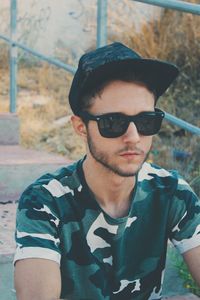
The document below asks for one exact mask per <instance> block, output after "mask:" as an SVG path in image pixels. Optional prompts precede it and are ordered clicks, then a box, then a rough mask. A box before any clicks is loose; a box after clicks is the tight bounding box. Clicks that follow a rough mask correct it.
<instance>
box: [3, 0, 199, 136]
mask: <svg viewBox="0 0 200 300" xmlns="http://www.w3.org/2000/svg"><path fill="white" fill-rule="evenodd" d="M132 1H136V2H142V3H145V4H150V5H156V6H160V7H164V8H169V9H174V10H179V11H182V12H186V13H192V14H196V15H200V5H199V4H192V3H187V2H184V1H177V0H165V1H163V0H132ZM107 5H108V3H107V0H97V42H96V46H97V47H101V46H104V45H106V43H107ZM10 16H11V18H10V28H11V33H10V38H8V37H6V36H4V35H0V39H3V40H4V41H5V42H7V43H8V44H9V45H10V112H11V113H14V112H16V99H17V85H16V82H17V80H16V76H17V48H20V49H22V50H24V51H26V52H28V53H30V54H31V55H34V56H36V57H38V58H39V59H41V60H44V61H47V62H48V63H50V64H53V65H55V66H58V67H59V68H62V69H64V70H66V71H68V72H71V73H72V74H74V73H75V71H76V68H75V67H73V66H70V65H67V64H64V63H63V62H61V61H59V60H57V59H54V58H52V57H48V56H46V55H43V54H42V53H39V52H37V51H35V50H33V49H31V48H28V47H27V46H25V45H23V44H21V43H18V41H17V39H16V31H17V30H16V28H17V21H16V20H17V17H16V16H17V0H11V6H10ZM165 119H166V120H167V121H169V122H171V123H172V124H174V125H177V126H179V127H181V128H183V129H185V130H187V131H190V132H192V133H193V134H196V135H199V136H200V128H198V127H197V126H194V125H192V124H190V123H188V122H186V121H184V120H182V119H179V118H177V117H175V116H173V115H171V114H169V113H166V115H165Z"/></svg>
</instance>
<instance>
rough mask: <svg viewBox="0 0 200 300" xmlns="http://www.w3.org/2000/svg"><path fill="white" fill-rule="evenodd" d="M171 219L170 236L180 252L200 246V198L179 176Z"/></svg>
mask: <svg viewBox="0 0 200 300" xmlns="http://www.w3.org/2000/svg"><path fill="white" fill-rule="evenodd" d="M169 221H170V233H169V238H170V240H171V241H172V243H173V244H174V246H175V247H176V248H177V249H178V250H179V252H180V253H184V252H186V251H188V250H190V249H192V248H195V247H197V246H200V200H199V198H198V197H197V195H196V194H195V193H194V191H193V190H192V189H191V187H190V186H189V185H188V184H187V182H186V181H185V180H183V179H182V178H181V177H179V176H178V181H177V189H176V192H175V194H174V197H173V199H172V201H171V208H170V212H169Z"/></svg>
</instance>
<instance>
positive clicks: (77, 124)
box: [71, 115, 87, 139]
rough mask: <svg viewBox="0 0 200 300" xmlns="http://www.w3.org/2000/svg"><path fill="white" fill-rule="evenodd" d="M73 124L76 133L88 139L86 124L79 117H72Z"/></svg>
mask: <svg viewBox="0 0 200 300" xmlns="http://www.w3.org/2000/svg"><path fill="white" fill-rule="evenodd" d="M71 122H72V125H73V127H74V130H75V132H76V133H77V134H78V135H79V136H80V137H82V138H84V139H86V137H87V129H86V126H85V123H84V122H83V121H82V119H81V118H80V117H78V116H75V115H73V116H72V117H71Z"/></svg>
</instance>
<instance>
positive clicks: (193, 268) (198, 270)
mask: <svg viewBox="0 0 200 300" xmlns="http://www.w3.org/2000/svg"><path fill="white" fill-rule="evenodd" d="M183 257H184V260H185V262H186V264H187V266H188V268H189V271H190V273H191V275H192V277H193V278H194V280H195V281H196V283H197V284H198V285H199V286H200V246H197V247H195V248H193V249H191V250H189V251H187V252H185V253H183Z"/></svg>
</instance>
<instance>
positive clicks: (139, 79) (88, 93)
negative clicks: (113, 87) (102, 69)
mask: <svg viewBox="0 0 200 300" xmlns="http://www.w3.org/2000/svg"><path fill="white" fill-rule="evenodd" d="M116 80H120V81H124V82H132V83H138V84H142V85H144V86H145V87H146V88H147V89H148V90H149V91H150V92H151V93H152V94H153V95H154V99H155V103H156V101H157V99H158V97H157V95H156V91H154V90H153V89H152V87H151V84H150V83H148V80H147V79H146V78H145V76H144V74H141V73H138V72H137V73H134V72H133V70H127V69H126V70H125V69H124V70H123V69H122V70H120V72H118V73H117V74H114V75H113V74H112V76H109V75H108V76H106V77H105V78H103V79H102V77H101V80H99V81H98V80H97V82H96V85H93V86H91V87H90V88H88V89H87V90H85V91H84V92H83V94H82V96H81V99H80V101H79V111H80V113H81V112H82V111H87V110H88V109H89V108H90V107H91V105H92V104H93V102H94V98H95V96H97V95H100V94H101V92H102V91H103V89H104V88H105V87H106V86H107V85H108V84H109V83H111V82H113V81H116Z"/></svg>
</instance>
